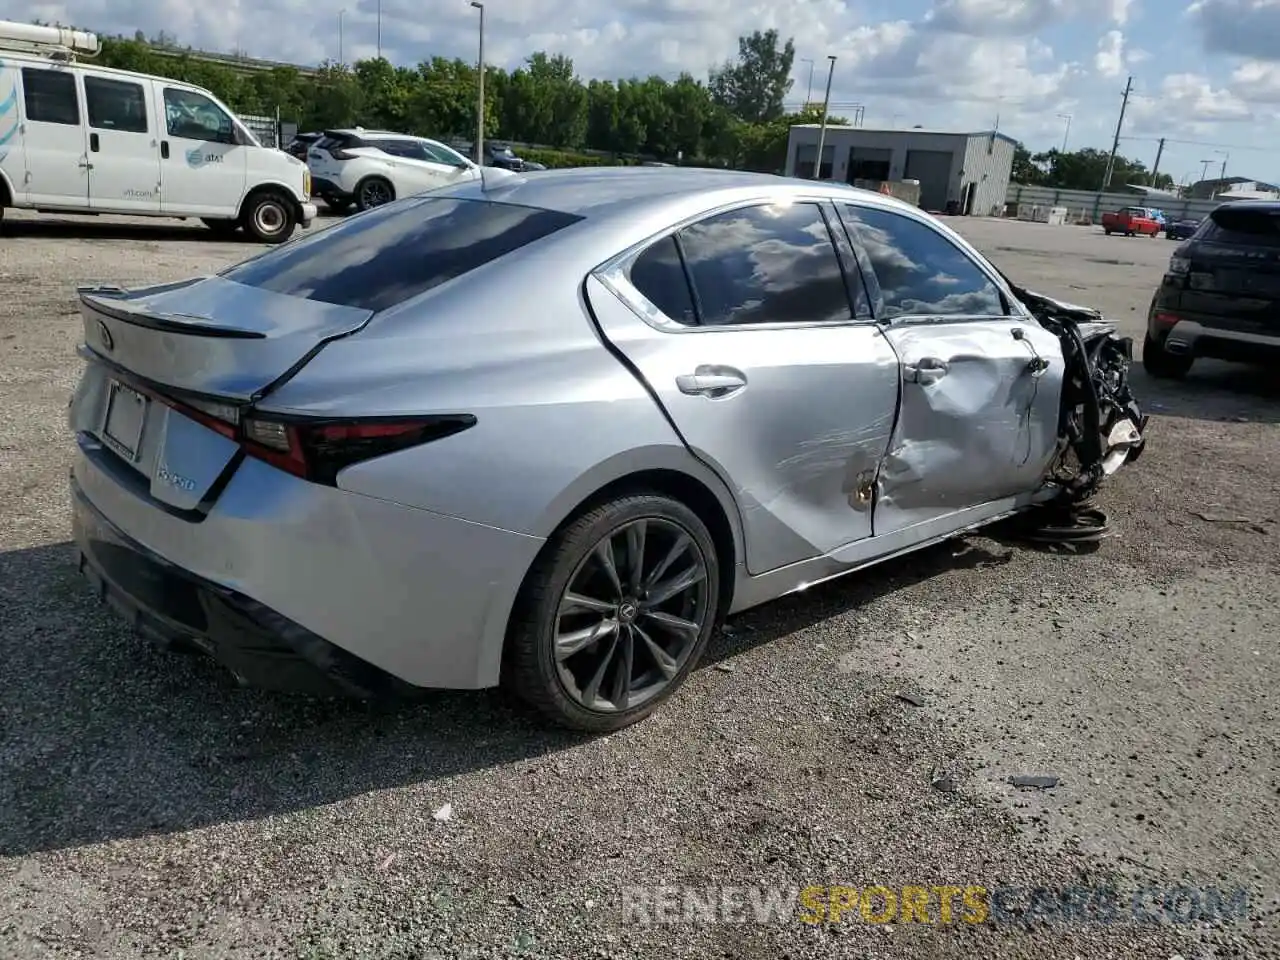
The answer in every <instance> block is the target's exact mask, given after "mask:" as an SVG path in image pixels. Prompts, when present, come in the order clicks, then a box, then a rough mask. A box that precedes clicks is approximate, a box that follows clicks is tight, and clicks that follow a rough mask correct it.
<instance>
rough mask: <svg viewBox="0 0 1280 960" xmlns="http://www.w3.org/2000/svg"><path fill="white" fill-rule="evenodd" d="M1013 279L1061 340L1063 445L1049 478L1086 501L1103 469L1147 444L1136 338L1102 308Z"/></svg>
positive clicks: (1073, 500) (1062, 495)
mask: <svg viewBox="0 0 1280 960" xmlns="http://www.w3.org/2000/svg"><path fill="white" fill-rule="evenodd" d="M1011 287H1012V291H1013V294H1014V296H1016V297H1017V298H1018V299H1019V300H1020V301H1022V303H1023V304H1024V305H1025V306H1026V307H1027V309H1029V310H1030V311H1031V313H1032V315H1033V316H1035V318H1036V320H1038V321H1039V323H1040V325H1041V326H1042V327H1044V328H1045V329H1046V330H1048V331H1050V332H1051V333H1053V334H1055V335H1056V336H1057V337H1058V339H1059V340H1060V341H1061V343H1062V355H1063V358H1064V360H1065V362H1066V370H1065V372H1064V374H1063V383H1062V413H1061V419H1060V420H1059V426H1058V443H1059V450H1058V457H1057V458H1056V460H1055V463H1054V468H1053V470H1052V471H1051V473H1050V474H1049V476H1048V477H1047V482H1048V483H1050V484H1052V485H1053V486H1055V487H1057V489H1058V498H1057V503H1058V504H1059V505H1062V506H1070V505H1076V504H1082V503H1084V502H1085V501H1087V500H1088V499H1089V498H1090V497H1092V496H1093V495H1094V493H1095V492H1096V491H1097V489H1098V487H1099V486H1100V485H1101V483H1102V481H1103V479H1104V478H1105V477H1107V476H1110V475H1111V474H1113V473H1115V472H1116V471H1117V470H1118V469H1120V467H1121V466H1122V465H1124V464H1126V463H1132V462H1133V461H1135V460H1137V459H1138V457H1139V456H1141V454H1142V450H1143V447H1144V445H1145V444H1146V429H1147V417H1146V416H1145V415H1144V414H1143V413H1142V411H1141V409H1139V407H1138V403H1137V400H1135V399H1134V396H1133V393H1132V391H1131V390H1130V389H1129V366H1130V364H1131V363H1132V361H1133V341H1132V340H1131V339H1130V338H1129V337H1121V336H1118V335H1117V333H1116V327H1115V325H1114V324H1112V323H1109V322H1107V321H1106V320H1104V319H1103V316H1102V314H1101V313H1100V312H1099V311H1097V310H1093V309H1091V308H1089V307H1081V306H1076V305H1075V304H1070V303H1063V302H1062V301H1059V300H1054V299H1053V298H1051V297H1046V296H1044V295H1043V294H1038V293H1034V292H1032V291H1030V290H1026V289H1023V288H1020V287H1018V286H1017V285H1015V284H1011Z"/></svg>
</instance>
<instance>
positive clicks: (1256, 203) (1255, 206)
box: [1216, 200, 1280, 213]
mask: <svg viewBox="0 0 1280 960" xmlns="http://www.w3.org/2000/svg"><path fill="white" fill-rule="evenodd" d="M1224 208H1225V209H1227V210H1263V211H1266V212H1269V213H1270V212H1274V213H1280V200H1227V201H1225V202H1223V203H1222V204H1220V205H1219V206H1218V207H1217V208H1216V209H1217V210H1222V209H1224Z"/></svg>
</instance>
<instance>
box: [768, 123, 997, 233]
mask: <svg viewBox="0 0 1280 960" xmlns="http://www.w3.org/2000/svg"><path fill="white" fill-rule="evenodd" d="M818 133H819V125H818V124H816V123H803V124H797V125H795V126H793V127H792V128H791V134H790V137H789V138H788V142H787V165H786V173H787V174H788V175H790V176H798V177H812V176H813V161H814V154H815V152H816V151H817V147H818ZM1015 146H1016V141H1015V140H1014V139H1013V138H1012V137H1010V136H1008V135H1006V134H1003V133H999V132H997V131H995V130H987V131H980V132H977V133H956V132H954V131H946V130H923V129H910V130H870V129H867V128H865V127H845V126H841V127H832V126H828V127H827V133H826V139H825V141H824V143H823V148H822V167H821V170H820V171H819V179H823V180H841V181H844V182H846V183H853V182H854V181H855V180H919V181H920V206H921V207H923V208H924V209H926V210H937V211H941V210H945V209H947V205H948V203H954V204H955V207H956V210H957V212H960V213H970V214H973V215H975V216H992V215H996V214H998V213H999V211H1001V210H1002V209H1003V208H1004V202H1005V194H1006V192H1008V189H1009V178H1010V176H1011V175H1012V173H1013V151H1014V147H1015Z"/></svg>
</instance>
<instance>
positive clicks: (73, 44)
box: [0, 21, 316, 243]
mask: <svg viewBox="0 0 1280 960" xmlns="http://www.w3.org/2000/svg"><path fill="white" fill-rule="evenodd" d="M97 52H98V38H97V36H96V35H94V34H92V33H85V32H83V31H78V30H69V29H66V28H61V27H43V26H33V25H30V24H24V23H13V22H8V21H0V216H3V211H4V207H26V208H28V209H33V210H40V211H49V212H58V213H77V214H90V215H94V214H102V213H115V214H127V215H130V216H154V217H184V218H185V217H198V218H200V219H201V220H203V221H204V222H205V223H206V224H207V225H208V226H209V227H210V228H211V229H213V230H215V231H218V232H221V233H226V234H230V233H232V232H234V231H236V230H238V229H240V228H243V229H244V231H245V232H246V233H247V234H249V236H250V237H252V238H253V239H255V240H258V241H260V242H262V243H282V242H284V241H285V240H288V239H289V237H290V236H291V235H292V233H293V231H294V228H295V227H296V226H297V225H298V224H301V225H302V226H304V227H306V226H309V225H310V223H311V221H312V219H313V218H314V217H315V215H316V208H315V204H313V203H312V202H311V175H310V174H309V173H308V172H307V167H306V165H305V164H304V163H302V162H301V161H299V160H297V159H295V158H294V157H291V156H289V154H287V153H285V152H284V151H283V150H273V149H269V148H266V147H263V146H262V145H261V144H260V143H258V141H257V140H256V139H255V138H254V136H253V134H252V133H250V132H249V131H248V130H247V129H246V128H245V126H244V125H243V124H242V123H240V122H239V121H238V120H237V119H236V118H235V116H234V115H233V114H232V113H231V111H230V110H228V109H227V108H226V107H225V106H224V105H223V104H222V103H220V102H219V101H218V99H217V98H216V97H215V96H214V95H213V94H211V93H209V91H207V90H202V89H200V88H199V87H193V86H191V85H190V84H186V83H179V82H178V81H175V80H165V79H162V78H160V77H152V76H148V75H146V74H142V73H130V72H128V71H124V70H112V69H108V68H106V67H99V66H94V65H92V64H89V63H84V62H81V61H80V60H79V59H78V57H79V56H83V55H90V56H91V55H93V54H95V53H97Z"/></svg>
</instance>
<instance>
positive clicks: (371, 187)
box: [356, 177, 396, 213]
mask: <svg viewBox="0 0 1280 960" xmlns="http://www.w3.org/2000/svg"><path fill="white" fill-rule="evenodd" d="M395 198H396V188H395V187H393V186H392V185H391V181H390V180H388V179H387V178H386V177H365V178H364V179H363V180H361V181H360V182H359V183H358V184H356V207H357V208H358V209H359V210H360V212H361V213H363V212H364V211H365V210H372V209H373V208H374V207H381V206H383V205H384V204H387V203H390V202H391V201H393V200H394V199H395Z"/></svg>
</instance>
